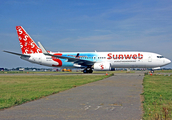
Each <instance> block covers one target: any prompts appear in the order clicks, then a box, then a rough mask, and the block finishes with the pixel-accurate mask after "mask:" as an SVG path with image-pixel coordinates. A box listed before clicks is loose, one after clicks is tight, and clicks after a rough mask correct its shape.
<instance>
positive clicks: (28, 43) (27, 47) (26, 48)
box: [16, 26, 42, 54]
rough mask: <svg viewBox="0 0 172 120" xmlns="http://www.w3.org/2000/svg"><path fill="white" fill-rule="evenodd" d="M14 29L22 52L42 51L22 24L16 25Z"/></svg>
mask: <svg viewBox="0 0 172 120" xmlns="http://www.w3.org/2000/svg"><path fill="white" fill-rule="evenodd" d="M16 30H17V34H18V37H19V42H20V47H21V51H22V53H23V54H34V53H42V50H41V49H40V48H39V47H38V46H37V45H36V43H35V42H34V41H33V40H32V38H31V37H30V36H29V34H27V32H26V31H25V30H24V29H23V27H22V26H16Z"/></svg>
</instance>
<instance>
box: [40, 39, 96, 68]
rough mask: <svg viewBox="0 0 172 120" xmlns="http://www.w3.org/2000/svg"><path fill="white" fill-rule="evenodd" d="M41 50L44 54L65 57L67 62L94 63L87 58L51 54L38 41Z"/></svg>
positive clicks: (89, 64)
mask: <svg viewBox="0 0 172 120" xmlns="http://www.w3.org/2000/svg"><path fill="white" fill-rule="evenodd" d="M38 44H39V46H40V48H41V50H42V52H43V54H44V55H49V56H53V57H57V58H61V59H67V62H73V63H75V64H78V65H83V66H84V65H85V66H91V65H94V63H95V62H94V61H89V60H83V59H79V58H71V57H65V56H60V55H53V54H50V53H48V52H47V50H46V49H45V48H44V47H43V45H42V44H41V43H40V42H38Z"/></svg>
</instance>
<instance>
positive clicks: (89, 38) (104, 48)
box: [0, 0, 172, 68]
mask: <svg viewBox="0 0 172 120" xmlns="http://www.w3.org/2000/svg"><path fill="white" fill-rule="evenodd" d="M15 26H22V27H23V28H24V29H25V30H26V31H27V33H28V34H29V35H30V36H31V37H32V38H33V39H34V41H35V42H36V43H37V42H38V41H40V42H41V43H42V44H43V45H44V47H46V49H47V50H50V51H60V52H66V51H72V52H79V51H80V52H94V51H95V50H96V51H98V52H108V51H112V52H115V51H146V52H154V53H158V54H161V55H163V56H165V57H167V58H169V59H170V60H172V40H171V39H172V0H0V52H1V56H0V67H5V68H16V67H42V68H44V66H40V65H36V64H32V63H29V62H27V61H24V60H22V59H20V57H19V56H15V55H11V54H8V53H4V52H2V51H3V50H8V51H13V52H18V53H21V49H20V45H19V41H18V36H17V33H16V29H15ZM165 67H166V68H172V64H169V65H167V66H165Z"/></svg>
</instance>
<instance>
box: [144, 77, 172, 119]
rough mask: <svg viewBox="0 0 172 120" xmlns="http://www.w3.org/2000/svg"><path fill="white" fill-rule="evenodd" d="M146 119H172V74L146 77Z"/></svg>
mask: <svg viewBox="0 0 172 120" xmlns="http://www.w3.org/2000/svg"><path fill="white" fill-rule="evenodd" d="M143 86H144V93H143V95H144V101H143V107H144V112H145V113H144V116H143V119H144V120H172V76H164V75H153V76H150V75H146V76H145V77H144V82H143Z"/></svg>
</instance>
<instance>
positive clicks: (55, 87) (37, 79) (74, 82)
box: [0, 75, 111, 109]
mask: <svg viewBox="0 0 172 120" xmlns="http://www.w3.org/2000/svg"><path fill="white" fill-rule="evenodd" d="M109 76H111V75H109ZM109 76H106V75H86V76H84V77H83V75H73V76H70V75H67V76H60V75H58V76H55V75H45V76H44V75H34V76H32V75H30V76H25V75H22V76H19V75H15V76H13V75H8V76H3V75H1V76H0V109H4V108H8V107H11V106H15V105H19V104H22V103H25V102H27V101H32V100H36V99H39V98H42V97H44V96H48V95H51V94H54V93H58V92H60V91H64V90H67V89H70V88H73V87H76V86H79V85H83V84H86V83H90V82H94V81H98V80H102V79H104V78H106V77H109Z"/></svg>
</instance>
